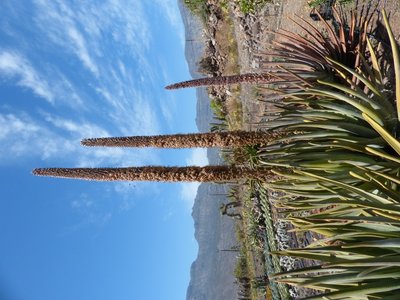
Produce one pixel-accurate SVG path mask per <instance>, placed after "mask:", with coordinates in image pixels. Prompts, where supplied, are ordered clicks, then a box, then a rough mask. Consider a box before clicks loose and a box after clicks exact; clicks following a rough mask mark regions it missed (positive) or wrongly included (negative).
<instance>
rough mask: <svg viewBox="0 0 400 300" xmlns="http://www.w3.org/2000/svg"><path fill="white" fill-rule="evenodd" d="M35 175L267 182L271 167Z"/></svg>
mask: <svg viewBox="0 0 400 300" xmlns="http://www.w3.org/2000/svg"><path fill="white" fill-rule="evenodd" d="M33 174H34V175H37V176H49V177H63V178H75V179H84V180H96V181H160V182H161V181H162V182H230V181H237V180H240V179H245V178H253V179H266V178H267V177H268V176H269V175H271V171H270V168H261V169H257V170H253V169H250V168H244V167H232V166H205V167H159V166H149V167H127V168H45V169H34V170H33Z"/></svg>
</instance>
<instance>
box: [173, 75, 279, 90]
mask: <svg viewBox="0 0 400 300" xmlns="http://www.w3.org/2000/svg"><path fill="white" fill-rule="evenodd" d="M274 80H275V81H276V78H275V77H274V76H272V75H271V74H270V73H261V74H257V73H255V74H253V73H250V74H241V75H230V76H218V77H207V78H200V79H193V80H188V81H182V82H178V83H175V84H171V85H168V86H166V87H165V88H166V89H167V90H175V89H183V88H190V87H199V86H213V85H232V84H238V83H251V84H255V83H271V82H273V81H274Z"/></svg>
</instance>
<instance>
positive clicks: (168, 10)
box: [154, 0, 185, 44]
mask: <svg viewBox="0 0 400 300" xmlns="http://www.w3.org/2000/svg"><path fill="white" fill-rule="evenodd" d="M154 2H155V3H156V5H157V6H159V7H161V9H160V10H161V11H162V12H163V13H164V16H165V18H166V19H167V20H168V22H169V23H170V25H171V26H172V27H173V28H174V29H175V31H176V32H177V34H178V36H179V39H180V40H181V42H182V44H184V41H185V32H184V28H183V25H182V19H181V15H180V12H179V9H178V7H177V5H176V1H175V0H155V1H154Z"/></svg>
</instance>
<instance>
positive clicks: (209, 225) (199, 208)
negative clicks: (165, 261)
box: [178, 0, 236, 300]
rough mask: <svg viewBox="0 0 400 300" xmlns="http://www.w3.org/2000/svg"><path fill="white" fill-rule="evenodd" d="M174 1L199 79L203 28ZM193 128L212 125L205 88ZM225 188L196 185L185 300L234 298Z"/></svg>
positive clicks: (211, 155) (212, 152)
mask: <svg viewBox="0 0 400 300" xmlns="http://www.w3.org/2000/svg"><path fill="white" fill-rule="evenodd" d="M183 1H184V0H178V5H179V9H180V11H181V16H182V20H183V23H184V26H185V38H186V47H185V55H186V60H187V63H188V65H189V71H190V73H191V75H192V77H193V78H198V77H201V75H200V74H199V73H198V72H197V69H198V67H197V62H198V61H199V59H200V58H201V57H202V55H203V51H204V45H205V40H204V38H203V36H202V30H203V27H202V26H203V25H202V23H201V21H200V20H199V19H198V18H197V17H195V16H193V15H192V14H191V13H190V11H188V10H187V8H186V7H185V5H184V4H183ZM196 95H197V116H196V124H197V127H198V129H199V131H200V132H208V131H209V130H210V125H209V124H210V123H211V122H212V121H213V113H212V111H211V109H210V105H209V99H208V95H207V92H206V89H205V88H198V89H197V91H196ZM207 156H208V159H209V162H210V164H220V163H222V162H221V160H220V158H219V151H218V150H217V149H209V150H208V151H207ZM227 189H228V187H226V186H224V185H217V184H208V183H207V184H206V183H203V184H201V185H200V187H199V189H198V192H197V196H196V199H195V202H194V206H193V212H192V216H193V219H194V227H195V238H196V240H197V242H198V244H199V253H198V256H197V259H196V260H195V261H194V262H193V264H192V267H191V270H190V277H191V278H190V283H189V287H188V290H187V294H186V299H187V300H213V299H219V300H225V299H226V300H232V299H235V298H236V287H235V285H234V281H235V278H234V276H233V271H234V268H235V262H236V252H224V251H220V250H223V249H230V248H231V247H233V246H235V244H236V242H235V233H234V223H233V221H232V220H231V219H229V218H227V217H223V218H222V217H221V216H220V213H219V206H220V204H221V203H222V202H224V201H226V198H225V197H224V196H222V195H221V194H223V193H226V191H227Z"/></svg>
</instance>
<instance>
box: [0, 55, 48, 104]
mask: <svg viewBox="0 0 400 300" xmlns="http://www.w3.org/2000/svg"><path fill="white" fill-rule="evenodd" d="M1 75H2V76H5V77H10V78H12V77H16V78H17V84H18V85H20V86H22V87H25V88H28V89H30V90H31V91H32V92H33V93H35V94H36V95H37V96H39V97H41V98H43V99H46V100H47V101H49V102H51V103H53V101H54V95H53V93H52V92H51V91H50V88H49V84H48V83H47V82H46V80H45V79H43V78H42V76H40V75H39V74H38V72H37V71H36V70H35V69H34V68H33V66H32V65H31V64H30V62H29V61H28V60H27V59H26V58H25V57H24V56H23V55H21V54H18V53H17V52H12V51H4V50H3V51H1V50H0V76H1Z"/></svg>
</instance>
